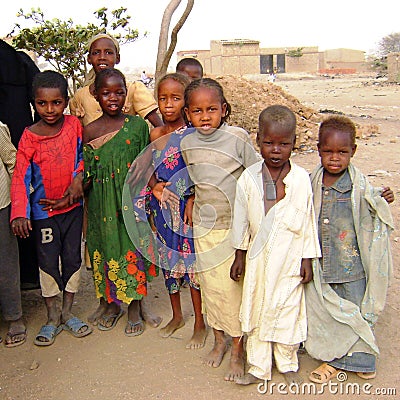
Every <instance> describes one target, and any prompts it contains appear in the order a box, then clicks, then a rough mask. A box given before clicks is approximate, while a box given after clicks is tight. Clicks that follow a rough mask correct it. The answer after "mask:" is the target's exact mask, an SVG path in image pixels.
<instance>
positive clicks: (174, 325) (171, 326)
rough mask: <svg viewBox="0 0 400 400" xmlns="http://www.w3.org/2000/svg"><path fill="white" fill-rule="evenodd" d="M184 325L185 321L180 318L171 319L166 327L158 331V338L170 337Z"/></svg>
mask: <svg viewBox="0 0 400 400" xmlns="http://www.w3.org/2000/svg"><path fill="white" fill-rule="evenodd" d="M184 325H185V321H184V320H183V319H182V318H180V319H174V318H172V319H171V321H169V322H168V324H167V325H165V326H164V327H163V328H161V329H160V336H161V337H163V338H167V337H170V336H171V335H172V334H173V333H174V332H175V331H176V330H178V329H180V328H182V327H183V326H184Z"/></svg>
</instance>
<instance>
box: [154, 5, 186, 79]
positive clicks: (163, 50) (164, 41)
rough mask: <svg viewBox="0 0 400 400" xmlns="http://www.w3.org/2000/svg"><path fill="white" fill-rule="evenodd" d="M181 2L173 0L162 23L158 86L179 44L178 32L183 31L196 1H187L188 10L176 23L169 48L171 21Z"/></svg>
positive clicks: (157, 76)
mask: <svg viewBox="0 0 400 400" xmlns="http://www.w3.org/2000/svg"><path fill="white" fill-rule="evenodd" d="M181 1H182V0H171V1H170V2H169V4H168V5H167V7H166V8H165V11H164V14H163V18H162V21H161V28H160V37H159V41H158V53H157V61H156V73H155V80H156V85H157V82H158V80H159V78H160V77H161V76H163V75H164V74H165V73H166V72H167V68H168V64H169V62H170V60H171V57H172V54H173V52H174V50H175V47H176V44H177V42H178V32H179V31H180V30H181V28H182V26H183V25H184V23H185V22H186V20H187V18H188V16H189V14H190V12H191V11H192V9H193V5H194V0H187V4H186V8H185V10H184V11H183V13H182V16H181V17H180V18H179V21H178V22H177V23H176V25H175V26H174V28H173V29H172V31H171V41H170V43H169V46H168V32H169V28H170V25H171V19H172V16H173V14H174V12H175V11H176V9H177V8H178V6H179V5H180V4H181Z"/></svg>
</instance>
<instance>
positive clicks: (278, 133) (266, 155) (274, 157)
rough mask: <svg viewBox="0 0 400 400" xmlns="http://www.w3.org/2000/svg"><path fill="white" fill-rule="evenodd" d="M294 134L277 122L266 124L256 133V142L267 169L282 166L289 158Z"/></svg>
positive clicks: (294, 138)
mask: <svg viewBox="0 0 400 400" xmlns="http://www.w3.org/2000/svg"><path fill="white" fill-rule="evenodd" d="M295 140H296V135H295V132H293V130H288V129H285V128H283V127H282V126H280V125H277V124H273V123H271V124H266V125H265V126H264V129H263V130H262V132H259V133H258V135H257V144H258V146H259V147H260V153H261V156H262V158H263V159H264V162H265V165H266V166H267V167H268V168H269V169H274V168H282V166H283V165H284V164H285V163H286V161H287V160H289V158H290V155H291V154H292V150H293V147H294V143H295Z"/></svg>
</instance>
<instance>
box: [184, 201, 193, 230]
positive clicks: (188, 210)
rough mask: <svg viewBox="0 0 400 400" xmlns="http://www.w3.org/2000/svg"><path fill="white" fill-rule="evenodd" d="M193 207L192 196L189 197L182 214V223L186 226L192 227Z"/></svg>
mask: <svg viewBox="0 0 400 400" xmlns="http://www.w3.org/2000/svg"><path fill="white" fill-rule="evenodd" d="M193 205H194V194H192V195H190V196H189V198H188V200H187V202H186V206H185V211H184V213H183V222H184V223H185V224H186V225H189V226H193Z"/></svg>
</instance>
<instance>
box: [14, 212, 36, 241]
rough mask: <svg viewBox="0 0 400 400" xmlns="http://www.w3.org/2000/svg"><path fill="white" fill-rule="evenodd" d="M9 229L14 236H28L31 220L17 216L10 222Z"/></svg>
mask: <svg viewBox="0 0 400 400" xmlns="http://www.w3.org/2000/svg"><path fill="white" fill-rule="evenodd" d="M11 229H12V231H13V234H14V235H15V236H19V237H20V238H23V239H25V238H27V237H29V232H30V231H31V230H32V224H31V220H30V219H28V218H24V217H18V218H15V219H13V221H12V222H11Z"/></svg>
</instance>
